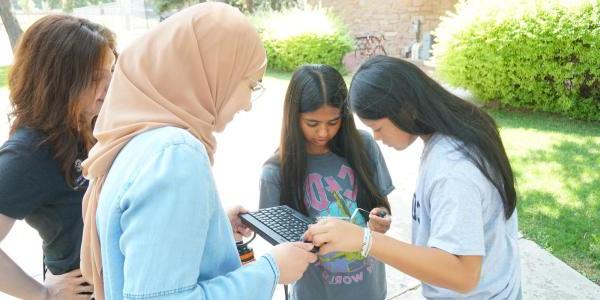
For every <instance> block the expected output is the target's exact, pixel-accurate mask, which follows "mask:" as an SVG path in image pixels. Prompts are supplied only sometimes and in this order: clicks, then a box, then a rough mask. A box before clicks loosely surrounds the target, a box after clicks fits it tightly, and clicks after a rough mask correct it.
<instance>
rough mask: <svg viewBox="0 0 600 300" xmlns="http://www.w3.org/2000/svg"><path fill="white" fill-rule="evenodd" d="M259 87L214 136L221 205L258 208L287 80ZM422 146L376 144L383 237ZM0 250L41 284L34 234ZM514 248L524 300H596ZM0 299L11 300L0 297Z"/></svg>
mask: <svg viewBox="0 0 600 300" xmlns="http://www.w3.org/2000/svg"><path fill="white" fill-rule="evenodd" d="M265 86H267V88H268V90H267V92H266V93H265V95H264V96H263V98H261V99H260V100H259V101H258V102H257V103H256V104H255V105H254V107H253V109H252V112H250V113H241V114H240V115H238V116H237V117H236V119H235V120H234V122H232V123H231V124H230V125H229V126H228V128H227V130H226V132H225V134H223V135H220V136H218V137H217V139H218V142H219V146H218V150H217V154H216V155H215V166H214V169H213V173H214V175H215V180H216V182H217V185H218V188H219V193H220V195H221V199H222V202H223V205H224V206H225V207H227V206H232V205H236V204H242V205H244V206H245V207H247V208H249V209H255V208H257V207H258V178H259V175H260V171H261V167H262V164H263V162H264V161H265V160H266V159H267V158H268V156H269V155H270V154H271V153H272V152H273V151H274V150H275V149H276V147H277V143H278V140H279V131H280V126H281V111H282V101H281V98H282V95H284V94H285V88H286V87H287V82H286V81H285V80H283V79H274V78H270V77H269V78H266V80H265ZM7 99H8V92H7V90H6V89H4V90H0V116H1V117H0V143H2V142H3V141H4V140H5V139H6V137H7V133H8V128H7V124H6V118H5V117H4V116H5V115H6V108H7V107H8V101H7ZM358 123H359V124H358V125H359V126H362V124H360V122H358ZM247 145H250V147H248V146H247ZM422 146H423V145H422V144H421V143H419V142H417V143H415V144H414V145H412V146H411V147H409V148H408V149H406V150H405V151H402V152H398V151H395V150H392V149H390V148H387V147H386V146H383V145H380V147H381V151H382V153H383V155H384V157H385V159H386V162H387V165H388V169H389V170H390V173H391V176H392V179H393V182H394V185H395V186H396V190H395V191H394V192H393V193H392V194H390V195H389V199H390V202H391V204H392V210H393V222H392V228H391V229H390V231H389V234H390V235H391V236H394V237H395V238H398V239H400V240H403V241H407V242H408V241H410V225H411V223H410V211H411V202H410V199H411V197H412V192H413V190H414V184H415V182H414V180H415V178H416V175H417V172H418V166H419V157H420V154H421V150H422ZM242 153H243V155H241V154H242ZM0 246H1V247H2V249H3V250H4V251H5V252H6V253H7V254H8V255H9V256H10V257H12V258H13V259H14V260H15V261H16V262H17V264H19V266H21V267H22V268H23V269H24V270H25V271H26V272H27V273H28V274H30V275H32V276H34V277H35V278H36V279H38V280H41V257H42V254H41V240H40V238H39V236H38V235H37V232H35V231H34V230H33V229H31V228H30V227H29V226H28V225H27V224H25V223H24V222H17V225H15V227H14V228H13V229H12V230H11V232H10V233H9V235H8V237H7V238H6V239H5V240H4V241H3V242H2V243H1V244H0ZM251 246H252V247H254V249H255V251H256V254H257V255H260V254H261V253H265V252H267V251H269V249H270V245H268V244H267V243H266V242H265V241H263V240H261V239H259V238H257V240H256V241H255V242H253V243H252V245H251ZM520 246H521V249H520V250H521V265H522V273H523V275H522V277H523V281H522V283H523V292H524V299H557V300H558V299H569V300H571V299H600V286H598V285H596V284H594V283H592V282H591V281H589V280H588V279H586V278H585V277H583V276H582V275H580V274H579V273H577V272H576V271H575V270H573V269H572V268H570V267H569V266H567V265H566V264H564V263H563V262H561V261H560V260H558V259H557V258H555V257H554V256H552V255H551V254H549V253H548V252H546V251H544V250H543V249H541V248H540V247H538V246H537V245H536V244H535V243H533V242H531V241H529V240H526V239H521V241H520ZM387 274H388V278H387V283H388V298H389V299H423V297H422V296H421V293H420V282H419V281H418V280H416V279H414V278H412V277H410V276H407V275H405V274H403V273H401V272H399V271H397V270H395V269H393V268H390V267H388V268H387ZM0 299H14V298H12V297H9V296H7V295H4V294H2V293H0ZM273 299H283V289H282V288H281V287H278V289H277V290H276V292H275V295H274V297H273Z"/></svg>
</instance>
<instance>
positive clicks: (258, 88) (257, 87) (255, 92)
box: [250, 80, 266, 103]
mask: <svg viewBox="0 0 600 300" xmlns="http://www.w3.org/2000/svg"><path fill="white" fill-rule="evenodd" d="M250 81H251V82H253V83H254V85H253V86H252V87H251V88H250V91H251V93H252V94H251V97H250V100H251V101H252V103H254V102H255V101H256V100H258V98H260V97H262V95H263V94H264V93H265V91H266V88H265V86H264V85H262V82H260V81H255V80H250Z"/></svg>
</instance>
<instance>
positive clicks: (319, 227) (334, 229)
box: [304, 218, 364, 255]
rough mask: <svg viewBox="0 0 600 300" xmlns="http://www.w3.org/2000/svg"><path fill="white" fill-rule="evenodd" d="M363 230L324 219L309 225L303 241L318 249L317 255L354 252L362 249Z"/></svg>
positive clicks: (352, 225)
mask: <svg viewBox="0 0 600 300" xmlns="http://www.w3.org/2000/svg"><path fill="white" fill-rule="evenodd" d="M363 234H364V229H363V228H362V227H360V226H358V225H355V224H352V223H350V222H347V221H344V220H339V219H336V218H325V219H323V220H321V221H319V223H317V224H314V225H310V227H309V228H308V230H307V231H306V232H305V233H304V239H305V240H307V241H312V243H313V244H314V245H315V246H317V247H319V255H325V254H328V253H331V252H334V251H342V252H355V251H360V250H361V247H362V239H363Z"/></svg>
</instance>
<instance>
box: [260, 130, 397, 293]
mask: <svg viewBox="0 0 600 300" xmlns="http://www.w3.org/2000/svg"><path fill="white" fill-rule="evenodd" d="M361 136H362V138H363V141H364V145H365V150H366V151H367V154H368V157H369V159H370V163H371V168H372V170H373V173H374V174H373V177H374V180H373V182H374V183H375V184H376V186H377V187H378V188H379V192H380V193H381V194H382V195H383V196H387V195H388V194H389V193H390V192H391V191H392V190H393V189H394V186H393V185H392V181H391V178H390V175H389V172H388V170H387V166H386V164H385V161H384V159H383V156H382V155H381V152H380V151H379V147H378V146H377V144H376V143H375V141H374V140H373V138H372V137H371V136H370V135H369V134H367V133H364V132H361ZM307 173H308V176H307V177H306V180H305V187H304V193H305V205H306V207H307V208H308V213H309V215H310V216H311V217H315V218H316V217H324V216H335V217H349V215H351V214H352V212H354V210H355V209H356V208H357V201H356V197H357V192H358V190H357V185H356V184H355V180H356V179H355V178H356V177H355V173H354V170H353V169H352V168H350V165H349V163H348V161H347V160H346V159H345V158H343V157H341V156H338V155H336V154H334V153H332V152H330V153H327V154H323V155H309V156H308V159H307ZM280 182H281V178H280V171H279V166H276V165H273V164H266V165H265V167H264V168H263V173H262V176H261V184H260V190H261V193H260V194H261V195H260V207H261V208H264V207H271V206H277V205H280V199H279V196H280ZM355 221H356V223H358V225H361V226H366V223H365V220H364V219H362V216H359V217H358V218H355ZM386 293H387V291H386V281H385V266H384V265H383V264H382V263H381V262H379V261H377V260H375V259H373V258H371V257H368V258H366V259H363V258H362V256H361V255H360V253H359V252H354V253H346V252H335V253H330V254H328V255H325V256H320V257H319V260H318V261H317V262H316V263H315V264H312V265H310V266H309V268H308V270H307V271H306V272H305V273H304V276H303V277H302V278H301V279H300V280H298V281H297V282H296V284H294V286H293V287H292V299H384V298H385V296H386Z"/></svg>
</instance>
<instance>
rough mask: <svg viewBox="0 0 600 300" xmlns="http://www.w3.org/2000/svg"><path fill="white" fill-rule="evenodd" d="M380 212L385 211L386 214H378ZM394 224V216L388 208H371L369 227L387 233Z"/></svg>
mask: <svg viewBox="0 0 600 300" xmlns="http://www.w3.org/2000/svg"><path fill="white" fill-rule="evenodd" d="M380 212H385V216H383V218H382V217H380V216H378V215H377V214H378V213H380ZM391 225H392V216H391V215H390V213H389V212H388V211H387V209H385V208H383V207H375V208H373V210H371V213H370V214H369V228H370V229H371V230H373V231H376V232H380V233H386V232H387V231H388V230H389V229H390V226H391Z"/></svg>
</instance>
